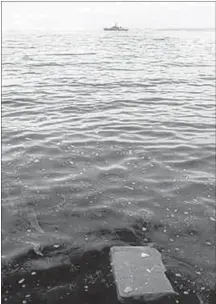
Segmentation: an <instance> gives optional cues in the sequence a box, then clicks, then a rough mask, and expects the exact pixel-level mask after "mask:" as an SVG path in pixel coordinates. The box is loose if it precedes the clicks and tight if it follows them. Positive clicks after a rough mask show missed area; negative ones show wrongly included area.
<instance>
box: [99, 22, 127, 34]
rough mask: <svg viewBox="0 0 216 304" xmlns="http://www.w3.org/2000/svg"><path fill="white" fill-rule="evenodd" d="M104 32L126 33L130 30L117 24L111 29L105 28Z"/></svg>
mask: <svg viewBox="0 0 216 304" xmlns="http://www.w3.org/2000/svg"><path fill="white" fill-rule="evenodd" d="M104 31H117V32H122V31H123V32H126V31H128V29H126V28H123V27H121V26H118V25H117V24H115V25H114V26H111V27H105V28H104Z"/></svg>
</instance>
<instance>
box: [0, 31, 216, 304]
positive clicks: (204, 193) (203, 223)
mask: <svg viewBox="0 0 216 304" xmlns="http://www.w3.org/2000/svg"><path fill="white" fill-rule="evenodd" d="M2 51H3V58H2V59H3V66H2V74H3V81H2V85H3V87H2V255H3V257H2V263H3V264H2V279H3V288H2V292H3V298H2V299H3V301H5V302H8V303H18V302H19V303H23V304H25V303H60V302H61V303H72V302H73V303H77V304H79V303H82V304H84V303H102V302H104V303H111V302H112V303H114V302H115V301H116V300H115V299H116V294H115V288H114V283H113V278H112V273H111V272H110V265H109V248H110V247H111V246H113V245H151V246H154V247H156V248H157V249H159V251H160V252H161V253H162V258H163V261H164V264H165V265H166V267H167V270H168V275H169V276H170V278H171V281H172V284H174V285H175V286H176V288H177V289H178V291H179V292H180V293H182V294H183V295H187V293H189V294H197V295H198V296H199V297H200V301H202V302H203V303H205V304H207V303H210V304H212V303H214V299H215V298H214V297H215V290H216V286H215V279H216V278H215V251H214V246H215V239H214V233H215V178H214V176H215V175H214V174H215V136H214V135H215V133H214V132H215V129H214V126H215V120H214V119H215V117H214V113H215V104H214V98H215V97H214V86H215V71H214V33H213V32H211V31H210V32H207V31H195V32H193V31H188V32H187V31H171V32H169V31H129V32H127V33H114V34H113V33H106V32H89V33H85V32H82V33H78V34H77V33H71V34H65V33H59V34H51V33H47V34H44V35H41V34H39V33H32V34H31V35H30V34H23V33H19V34H16V35H15V34H13V33H5V34H3V48H2ZM71 301H72V302H71ZM185 301H186V300H185ZM184 303H186V302H184ZM190 303H192V300H190ZM194 303H195V302H194Z"/></svg>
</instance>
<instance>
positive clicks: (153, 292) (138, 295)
mask: <svg viewBox="0 0 216 304" xmlns="http://www.w3.org/2000/svg"><path fill="white" fill-rule="evenodd" d="M110 253H111V265H112V270H113V275H114V280H115V284H116V291H117V296H118V300H119V301H120V302H121V303H134V301H136V300H138V301H144V302H147V303H148V302H152V301H153V302H154V301H156V300H160V299H161V298H164V296H168V297H169V296H171V297H172V296H175V295H178V294H177V293H176V292H175V291H174V290H173V287H172V285H171V283H170V281H169V280H168V278H167V277H166V275H165V272H166V268H165V266H164V264H163V262H162V260H161V254H160V252H159V251H158V250H157V249H155V248H152V247H148V246H146V247H142V246H137V247H134V246H120V247H119V246H114V247H112V248H111V252H110Z"/></svg>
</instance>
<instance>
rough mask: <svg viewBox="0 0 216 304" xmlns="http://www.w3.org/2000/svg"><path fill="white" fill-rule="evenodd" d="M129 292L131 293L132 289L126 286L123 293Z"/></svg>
mask: <svg viewBox="0 0 216 304" xmlns="http://www.w3.org/2000/svg"><path fill="white" fill-rule="evenodd" d="M131 291H133V289H132V288H131V287H129V286H127V287H126V288H125V289H124V292H125V293H129V292H131Z"/></svg>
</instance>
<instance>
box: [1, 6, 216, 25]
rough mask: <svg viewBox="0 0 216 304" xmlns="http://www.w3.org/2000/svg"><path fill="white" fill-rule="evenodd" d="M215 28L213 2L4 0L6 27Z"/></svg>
mask: <svg viewBox="0 0 216 304" xmlns="http://www.w3.org/2000/svg"><path fill="white" fill-rule="evenodd" d="M115 21H117V22H118V23H119V24H120V25H123V26H126V27H128V28H140V29H142V28H214V26H215V25H214V22H215V3H205V2H191V3H180V2H177V3H169V2H163V3H162V2H161V3H154V2H153V1H152V2H151V3H146V2H145V3H132V2H130V3H124V2H121V3H106V2H100V3H93V2H91V3H88V2H85V3H76V2H57V3H54V2H52V3H48V2H44V3H41V2H19V3H18V2H17V3H16V2H3V3H2V25H3V30H7V29H24V30H27V29H44V30H51V29H60V30H71V29H101V28H103V27H104V26H110V25H112V24H113V23H114V22H115Z"/></svg>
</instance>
